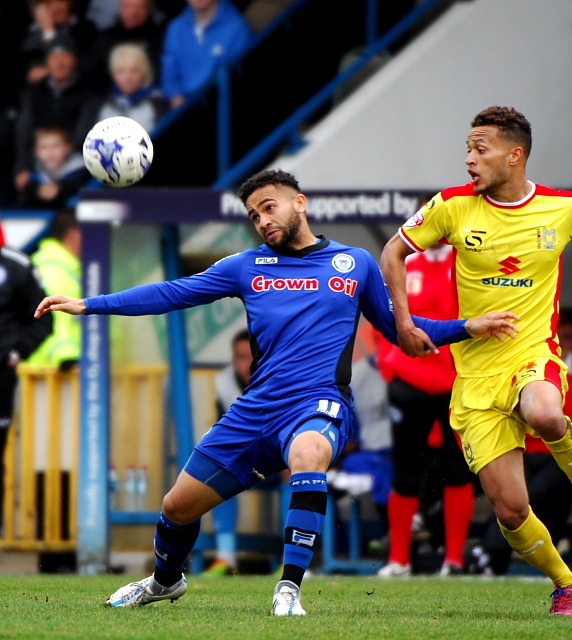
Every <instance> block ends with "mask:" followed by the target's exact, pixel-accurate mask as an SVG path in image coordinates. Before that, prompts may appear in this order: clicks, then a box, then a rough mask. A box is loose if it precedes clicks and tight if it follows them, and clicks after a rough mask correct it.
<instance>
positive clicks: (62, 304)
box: [34, 295, 85, 318]
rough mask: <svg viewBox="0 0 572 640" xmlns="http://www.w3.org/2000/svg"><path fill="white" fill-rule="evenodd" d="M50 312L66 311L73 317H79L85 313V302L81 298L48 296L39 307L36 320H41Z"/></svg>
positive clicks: (35, 314)
mask: <svg viewBox="0 0 572 640" xmlns="http://www.w3.org/2000/svg"><path fill="white" fill-rule="evenodd" d="M50 311H64V312H65V313H69V314H71V315H72V316H79V315H81V314H82V313H85V302H84V300H82V299H81V298H70V297H69V296H60V295H55V296H47V297H46V298H44V299H43V300H42V301H41V302H40V304H39V305H38V307H37V309H36V312H35V313H34V318H41V317H42V316H45V315H46V313H50Z"/></svg>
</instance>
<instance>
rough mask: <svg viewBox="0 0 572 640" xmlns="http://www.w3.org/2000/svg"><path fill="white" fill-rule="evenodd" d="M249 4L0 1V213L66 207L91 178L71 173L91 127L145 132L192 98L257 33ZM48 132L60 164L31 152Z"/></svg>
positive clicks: (214, 0) (217, 0) (216, 0)
mask: <svg viewBox="0 0 572 640" xmlns="http://www.w3.org/2000/svg"><path fill="white" fill-rule="evenodd" d="M247 4H249V3H246V2H240V1H231V0H83V1H82V0H29V2H28V3H23V2H22V3H4V6H3V7H2V8H1V9H0V41H1V42H2V44H1V45H0V46H1V47H2V49H0V69H1V70H2V78H3V91H2V96H1V98H0V157H1V158H2V159H1V161H0V207H17V206H23V207H28V208H30V207H34V208H42V207H44V208H54V207H56V206H61V205H63V204H65V202H69V197H70V196H72V195H73V194H74V193H75V192H77V190H78V189H79V188H80V187H81V186H82V185H83V184H84V182H85V180H86V179H87V178H88V177H89V176H87V175H85V174H84V175H80V176H78V175H77V171H76V170H75V169H77V167H76V164H77V163H76V161H75V160H76V156H75V154H77V153H79V152H81V147H82V144H83V140H84V138H85V136H86V134H87V133H88V131H89V130H90V129H91V127H92V126H93V125H94V124H95V123H96V122H97V121H98V120H101V119H103V118H107V117H111V116H120V115H122V116H127V117H130V118H133V119H134V120H136V121H137V122H139V123H140V124H141V125H142V126H143V127H145V128H146V129H147V130H148V131H150V132H152V130H153V129H154V128H155V126H156V125H157V123H158V122H159V120H160V119H161V117H162V116H163V115H165V114H166V113H167V111H169V110H170V109H171V108H175V107H179V106H181V105H182V104H183V103H184V102H185V99H186V98H187V97H189V96H190V95H192V94H193V95H194V94H196V93H198V92H199V91H200V90H201V89H202V88H203V87H204V86H205V85H206V84H207V83H208V82H209V80H210V79H211V78H212V77H213V75H214V73H215V72H216V69H217V68H218V66H219V65H220V64H224V63H228V62H232V61H233V60H235V59H237V58H238V57H240V55H241V54H242V53H244V51H245V50H246V48H247V47H248V46H249V44H250V42H251V39H252V36H253V33H254V32H253V30H252V28H251V27H250V25H249V23H248V22H247V20H246V19H245V17H244V16H243V15H242V11H243V10H244V8H245V7H246V5H247ZM282 4H284V3H282ZM46 130H47V131H49V133H50V134H51V135H52V138H53V137H55V136H57V137H58V138H60V141H59V142H60V147H63V148H64V150H63V151H62V152H60V153H59V155H58V159H57V161H54V160H52V158H51V157H50V158H49V159H48V160H46V158H45V157H44V156H42V157H40V156H39V155H38V147H39V146H40V142H39V138H42V141H43V140H45V136H46V135H47V134H46ZM56 130H58V133H57V134H56ZM44 146H45V145H44ZM70 173H71V175H70ZM46 194H47V195H46Z"/></svg>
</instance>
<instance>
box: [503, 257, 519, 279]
mask: <svg viewBox="0 0 572 640" xmlns="http://www.w3.org/2000/svg"><path fill="white" fill-rule="evenodd" d="M520 262H521V261H520V260H519V259H518V258H513V257H512V256H509V257H508V258H505V259H504V260H501V261H500V262H499V264H502V266H503V267H504V269H499V271H500V272H501V273H506V275H509V274H511V273H516V272H517V271H520V269H519V268H518V267H517V266H516V265H517V264H520Z"/></svg>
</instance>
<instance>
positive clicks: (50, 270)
mask: <svg viewBox="0 0 572 640" xmlns="http://www.w3.org/2000/svg"><path fill="white" fill-rule="evenodd" d="M31 260H32V262H33V264H34V265H35V266H36V267H37V268H38V270H39V272H40V275H41V276H42V280H43V283H44V288H45V290H46V293H47V294H48V295H54V294H57V293H61V294H62V295H65V296H71V297H73V298H81V297H82V296H81V262H80V260H79V258H78V257H77V256H75V255H74V254H73V253H71V252H70V251H69V250H68V249H67V248H66V247H64V245H63V244H62V243H61V242H60V241H59V240H56V239H55V238H45V239H44V240H41V241H40V244H39V247H38V250H37V251H36V252H34V253H33V254H32V257H31ZM53 316H54V330H53V332H52V335H51V336H50V337H49V338H48V339H47V340H45V341H44V342H43V343H42V345H41V346H40V348H39V349H37V350H36V351H35V352H34V353H33V354H32V355H31V356H30V358H29V359H28V360H27V362H28V363H29V364H33V365H47V366H54V367H59V366H60V365H61V363H62V362H64V361H69V360H79V358H80V353H81V320H80V316H71V315H69V314H67V313H54V314H53Z"/></svg>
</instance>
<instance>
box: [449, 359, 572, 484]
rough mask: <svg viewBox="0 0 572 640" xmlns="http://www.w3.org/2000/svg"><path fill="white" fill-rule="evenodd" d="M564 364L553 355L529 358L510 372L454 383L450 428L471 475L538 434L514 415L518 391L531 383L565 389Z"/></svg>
mask: <svg viewBox="0 0 572 640" xmlns="http://www.w3.org/2000/svg"><path fill="white" fill-rule="evenodd" d="M566 373H567V369H566V365H565V364H564V363H563V362H562V361H561V360H560V359H558V358H557V357H556V356H549V357H548V356H546V355H545V354H544V355H542V356H540V357H534V356H533V357H531V358H530V359H528V360H526V361H521V362H519V363H518V364H517V365H516V366H515V367H514V369H513V370H512V371H510V372H506V373H499V374H497V375H494V376H489V377H479V378H462V377H460V376H458V377H457V379H456V380H455V385H454V387H453V393H452V397H451V426H452V427H453V429H454V430H455V431H456V432H457V433H458V434H459V437H460V438H461V442H462V445H463V452H464V454H465V460H466V461H467V464H468V465H469V468H470V469H471V471H472V472H473V473H478V472H479V471H480V470H481V469H482V468H483V467H484V466H485V465H487V464H488V463H489V462H491V461H492V460H495V459H496V458H498V457H499V456H501V455H503V454H504V453H507V452H508V451H512V450H513V449H516V448H518V447H520V448H524V439H525V435H526V433H530V434H531V435H533V436H535V437H538V434H537V433H536V432H535V431H534V430H533V429H532V428H531V427H530V426H529V425H527V424H526V423H525V422H523V421H522V420H521V419H520V418H519V417H518V416H517V415H516V413H515V412H514V409H515V407H516V405H517V404H518V401H519V397H520V392H521V391H522V389H523V388H524V387H525V386H526V385H527V384H528V383H529V382H533V381H535V380H548V381H549V382H552V383H553V384H554V385H556V386H557V387H558V389H560V392H561V393H562V401H563V402H564V396H565V395H566V391H567V390H568V382H567V379H566Z"/></svg>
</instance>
